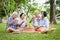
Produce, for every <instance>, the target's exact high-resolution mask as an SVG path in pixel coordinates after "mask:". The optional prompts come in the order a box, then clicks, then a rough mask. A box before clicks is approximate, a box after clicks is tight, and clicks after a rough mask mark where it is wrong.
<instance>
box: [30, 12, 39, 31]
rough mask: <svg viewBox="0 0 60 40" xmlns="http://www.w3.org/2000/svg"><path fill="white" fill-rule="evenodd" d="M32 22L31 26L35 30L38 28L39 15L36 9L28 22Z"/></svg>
mask: <svg viewBox="0 0 60 40" xmlns="http://www.w3.org/2000/svg"><path fill="white" fill-rule="evenodd" d="M31 22H33V27H34V28H35V31H37V30H36V29H37V28H40V16H39V14H38V11H35V13H34V15H33V17H32V18H31V19H30V23H31Z"/></svg>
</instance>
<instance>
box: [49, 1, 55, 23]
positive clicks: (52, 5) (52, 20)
mask: <svg viewBox="0 0 60 40" xmlns="http://www.w3.org/2000/svg"><path fill="white" fill-rule="evenodd" d="M50 23H51V24H56V19H55V0H50Z"/></svg>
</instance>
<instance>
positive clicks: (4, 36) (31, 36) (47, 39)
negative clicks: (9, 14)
mask: <svg viewBox="0 0 60 40" xmlns="http://www.w3.org/2000/svg"><path fill="white" fill-rule="evenodd" d="M50 27H52V28H56V30H55V32H52V33H48V34H41V33H20V34H13V33H6V32H5V28H6V24H4V23H1V24H0V40H60V25H58V24H57V25H50Z"/></svg>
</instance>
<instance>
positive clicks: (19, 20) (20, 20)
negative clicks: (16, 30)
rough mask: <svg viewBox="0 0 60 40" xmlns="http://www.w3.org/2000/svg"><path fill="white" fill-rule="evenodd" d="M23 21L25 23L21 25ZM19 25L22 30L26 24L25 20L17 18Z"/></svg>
mask: <svg viewBox="0 0 60 40" xmlns="http://www.w3.org/2000/svg"><path fill="white" fill-rule="evenodd" d="M23 21H25V22H24V23H22V22H23ZM20 23H22V25H21V26H20V27H22V28H24V27H25V26H26V23H27V22H26V20H25V19H23V20H22V19H21V18H19V19H18V24H20Z"/></svg>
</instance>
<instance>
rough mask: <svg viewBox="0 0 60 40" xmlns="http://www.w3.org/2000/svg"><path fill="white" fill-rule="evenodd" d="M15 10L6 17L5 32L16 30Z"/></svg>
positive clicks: (16, 14)
mask: <svg viewBox="0 0 60 40" xmlns="http://www.w3.org/2000/svg"><path fill="white" fill-rule="evenodd" d="M17 16H18V13H17V12H13V14H12V16H11V17H9V18H8V19H7V25H6V32H17V31H18V30H17V29H16V28H17V26H16V25H17V22H18V21H17Z"/></svg>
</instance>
